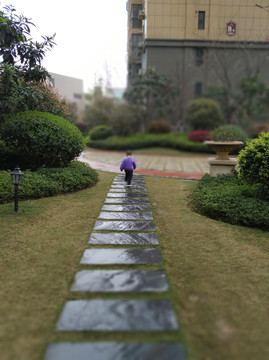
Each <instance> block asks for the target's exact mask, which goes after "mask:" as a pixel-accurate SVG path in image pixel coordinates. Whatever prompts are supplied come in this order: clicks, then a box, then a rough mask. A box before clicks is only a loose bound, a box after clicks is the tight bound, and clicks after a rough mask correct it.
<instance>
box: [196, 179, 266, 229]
mask: <svg viewBox="0 0 269 360" xmlns="http://www.w3.org/2000/svg"><path fill="white" fill-rule="evenodd" d="M266 191H267V190H266V188H264V187H262V186H261V185H259V184H256V185H246V184H245V183H243V182H242V181H241V180H239V179H238V178H237V177H236V176H231V175H223V176H218V177H210V176H209V175H205V176H204V177H203V178H202V179H201V180H200V182H199V183H198V185H197V187H196V188H195V190H194V192H193V194H192V201H191V203H192V206H193V208H194V210H196V211H197V212H199V213H201V214H203V215H206V216H208V217H210V218H213V219H216V220H221V221H224V222H227V223H230V224H237V225H243V226H249V227H257V228H260V229H263V230H267V231H268V230H269V217H268V214H269V194H268V193H267V192H266Z"/></svg>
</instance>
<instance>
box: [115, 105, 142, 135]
mask: <svg viewBox="0 0 269 360" xmlns="http://www.w3.org/2000/svg"><path fill="white" fill-rule="evenodd" d="M110 122H111V126H112V127H113V130H114V131H113V132H114V133H115V135H119V136H129V135H131V134H135V132H136V131H137V129H139V128H140V119H139V116H138V114H137V108H136V107H135V106H132V105H130V104H118V105H117V106H116V107H115V109H114V111H113V112H112V114H111V121H110Z"/></svg>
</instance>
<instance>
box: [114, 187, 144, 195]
mask: <svg viewBox="0 0 269 360" xmlns="http://www.w3.org/2000/svg"><path fill="white" fill-rule="evenodd" d="M110 191H111V192H113V193H132V194H133V193H146V192H147V189H146V188H144V187H140V188H137V187H132V186H130V187H128V186H125V187H122V188H120V189H118V188H117V189H115V188H111V189H110Z"/></svg>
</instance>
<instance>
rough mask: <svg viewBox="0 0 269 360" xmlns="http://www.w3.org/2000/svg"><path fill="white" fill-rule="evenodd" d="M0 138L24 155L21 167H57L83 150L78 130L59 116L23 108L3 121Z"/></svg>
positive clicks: (82, 142)
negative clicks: (20, 111)
mask: <svg viewBox="0 0 269 360" xmlns="http://www.w3.org/2000/svg"><path fill="white" fill-rule="evenodd" d="M2 139H3V140H4V141H5V143H6V145H7V146H8V147H11V148H14V149H16V151H19V152H20V153H21V154H23V159H22V161H23V163H20V164H19V165H20V167H21V168H24V169H25V168H28V169H38V168H39V167H41V166H46V167H60V166H65V165H67V164H68V163H70V162H71V161H72V160H73V159H74V158H75V157H76V156H78V155H79V154H80V153H81V151H82V150H83V149H84V140H83V137H82V135H81V133H80V131H79V130H78V129H77V128H76V127H75V126H74V125H72V124H71V123H69V122H68V121H66V120H65V119H63V118H60V117H58V116H55V115H52V114H49V113H44V112H39V111H26V112H23V113H18V114H16V115H14V116H13V117H11V118H9V119H8V120H6V121H5V122H4V123H3V125H2Z"/></svg>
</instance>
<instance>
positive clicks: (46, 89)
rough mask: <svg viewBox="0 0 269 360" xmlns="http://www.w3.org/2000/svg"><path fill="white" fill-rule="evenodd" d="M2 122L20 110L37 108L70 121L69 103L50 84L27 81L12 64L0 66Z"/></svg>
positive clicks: (0, 116) (0, 114)
mask: <svg viewBox="0 0 269 360" xmlns="http://www.w3.org/2000/svg"><path fill="white" fill-rule="evenodd" d="M0 74H1V81H0V122H2V121H4V120H5V119H6V118H7V117H10V116H12V115H15V114H17V113H19V112H23V111H28V110H36V111H43V112H49V113H51V114H54V115H57V116H61V117H63V118H65V119H66V120H68V121H70V119H71V111H70V109H69V108H68V104H67V103H66V102H65V100H64V99H63V98H61V97H60V96H59V95H58V94H57V93H55V91H54V90H53V89H52V87H51V86H50V85H47V84H45V83H41V82H34V81H33V82H26V81H25V80H23V79H21V78H20V77H19V75H18V74H17V73H16V71H15V69H14V68H13V67H12V66H10V65H6V64H5V65H4V66H3V67H2V68H0Z"/></svg>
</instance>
